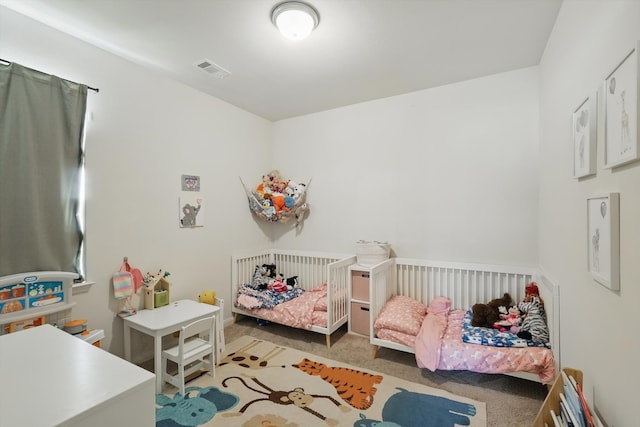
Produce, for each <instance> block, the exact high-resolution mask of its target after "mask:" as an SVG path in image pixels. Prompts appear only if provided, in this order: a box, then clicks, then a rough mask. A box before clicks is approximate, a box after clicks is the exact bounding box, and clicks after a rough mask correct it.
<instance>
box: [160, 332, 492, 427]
mask: <svg viewBox="0 0 640 427" xmlns="http://www.w3.org/2000/svg"><path fill="white" fill-rule="evenodd" d="M226 347H227V352H226V353H227V356H226V357H224V358H222V359H221V360H220V363H219V364H218V366H217V367H216V370H215V376H214V377H211V376H210V375H209V374H203V375H201V376H199V377H198V378H195V379H193V380H191V381H190V382H188V383H187V384H186V388H185V394H184V396H183V395H182V394H181V393H180V392H179V390H177V389H176V388H175V387H173V386H171V385H169V384H165V385H164V388H163V392H164V394H158V395H157V396H156V426H157V427H187V426H189V427H192V426H193V427H195V426H219V427H231V426H238V427H297V426H299V427H309V426H322V425H328V426H352V427H369V426H380V427H414V426H415V427H453V426H486V425H487V421H486V420H487V416H486V405H485V403H483V402H478V401H474V400H471V399H467V398H464V397H461V396H456V395H453V394H451V393H448V392H446V391H443V390H438V389H435V388H431V387H427V386H425V385H422V384H417V383H412V382H408V381H404V380H401V379H399V378H396V377H392V376H390V375H385V374H382V373H379V372H374V371H370V370H367V369H361V368H358V367H355V366H350V365H347V364H344V363H341V362H336V361H334V360H330V359H326V358H322V357H317V356H314V355H312V354H308V353H305V352H302V351H298V350H294V349H291V348H287V347H282V346H278V345H275V344H273V343H270V342H267V341H260V340H256V339H253V338H251V337H249V336H243V337H241V338H239V339H238V340H236V341H234V342H232V343H230V344H227V346H226Z"/></svg>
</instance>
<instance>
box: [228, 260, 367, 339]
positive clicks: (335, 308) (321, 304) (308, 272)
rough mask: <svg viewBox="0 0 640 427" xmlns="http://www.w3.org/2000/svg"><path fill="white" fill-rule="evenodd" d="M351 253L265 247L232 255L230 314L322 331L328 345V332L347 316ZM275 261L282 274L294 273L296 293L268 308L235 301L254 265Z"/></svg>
mask: <svg viewBox="0 0 640 427" xmlns="http://www.w3.org/2000/svg"><path fill="white" fill-rule="evenodd" d="M355 262H356V257H355V255H348V254H336V253H324V252H309V251H294V250H282V249H268V250H264V251H261V252H257V253H253V254H249V255H241V256H233V257H232V259H231V263H232V266H231V272H232V273H231V296H232V299H233V303H232V305H231V311H232V312H233V313H234V318H236V317H237V315H239V314H242V315H245V316H250V317H254V318H256V319H262V320H268V321H270V322H274V323H279V324H283V325H286V326H291V327H295V328H299V329H305V330H308V331H313V332H317V333H320V334H324V335H326V342H327V347H331V334H332V333H333V332H335V331H336V330H337V329H338V328H340V327H341V326H342V325H344V324H345V323H346V322H347V320H348V287H349V283H350V282H349V281H350V276H349V275H350V272H349V266H351V265H352V264H355ZM263 264H275V266H276V271H277V273H279V274H282V275H283V276H285V277H294V276H297V277H296V281H297V284H296V288H299V289H302V290H303V291H301V292H300V296H298V297H296V298H293V299H291V300H288V301H286V302H281V303H279V304H277V305H275V306H273V307H268V308H265V307H263V308H251V309H249V308H247V306H243V305H242V304H239V303H238V297H239V296H240V295H241V294H242V292H243V289H244V288H245V287H244V286H243V285H245V284H250V283H252V281H253V279H254V277H253V276H254V273H255V270H256V267H257V266H261V265H263Z"/></svg>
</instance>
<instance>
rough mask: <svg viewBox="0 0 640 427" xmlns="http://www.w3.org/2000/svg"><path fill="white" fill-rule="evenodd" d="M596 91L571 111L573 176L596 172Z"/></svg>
mask: <svg viewBox="0 0 640 427" xmlns="http://www.w3.org/2000/svg"><path fill="white" fill-rule="evenodd" d="M596 111H597V92H594V93H593V94H592V95H590V96H589V97H587V98H586V99H584V100H583V101H582V103H581V104H580V105H579V106H578V108H577V109H576V110H575V111H574V112H573V177H574V178H582V177H585V176H589V175H593V174H595V173H596V123H597V113H596Z"/></svg>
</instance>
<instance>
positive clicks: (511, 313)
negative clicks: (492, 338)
mask: <svg viewBox="0 0 640 427" xmlns="http://www.w3.org/2000/svg"><path fill="white" fill-rule="evenodd" d="M500 308H502V307H500ZM505 311H506V313H500V320H498V321H497V322H495V323H494V324H493V327H494V329H498V330H499V331H500V332H505V331H509V332H511V333H514V334H517V333H518V332H519V331H520V328H519V325H520V322H522V317H521V316H520V309H519V308H518V307H516V306H515V305H514V306H513V307H509V308H508V309H506V310H505Z"/></svg>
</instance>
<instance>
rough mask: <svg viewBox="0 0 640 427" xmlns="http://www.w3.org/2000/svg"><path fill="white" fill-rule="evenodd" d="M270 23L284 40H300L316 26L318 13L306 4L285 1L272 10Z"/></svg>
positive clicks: (318, 18)
mask: <svg viewBox="0 0 640 427" xmlns="http://www.w3.org/2000/svg"><path fill="white" fill-rule="evenodd" d="M271 22H273V25H275V26H276V28H278V30H280V32H281V33H282V35H283V36H285V37H286V38H288V39H291V40H302V39H305V38H307V37H308V36H309V34H311V32H312V31H313V30H314V29H315V28H316V27H317V26H318V23H319V22H320V17H319V16H318V11H316V10H315V9H314V8H313V7H311V6H310V5H308V4H306V3H303V2H299V1H286V2H284V3H280V4H279V5H277V6H276V7H275V8H274V9H273V11H272V12H271Z"/></svg>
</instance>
